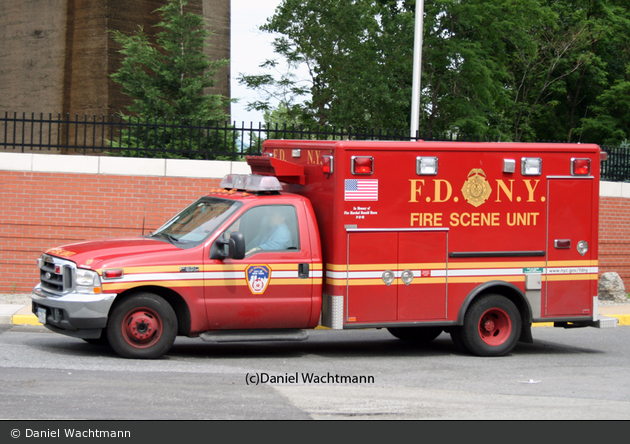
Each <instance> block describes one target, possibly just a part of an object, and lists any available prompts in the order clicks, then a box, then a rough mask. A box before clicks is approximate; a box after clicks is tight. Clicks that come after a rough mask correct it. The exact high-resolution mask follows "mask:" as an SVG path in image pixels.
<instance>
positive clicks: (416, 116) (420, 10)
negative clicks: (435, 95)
mask: <svg viewBox="0 0 630 444" xmlns="http://www.w3.org/2000/svg"><path fill="white" fill-rule="evenodd" d="M423 22H424V0H416V21H415V29H414V35H413V78H412V82H413V84H412V89H411V131H410V137H416V134H417V133H418V128H419V126H420V91H421V89H422V88H421V76H422V31H423Z"/></svg>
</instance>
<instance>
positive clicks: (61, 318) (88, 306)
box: [31, 285, 116, 339]
mask: <svg viewBox="0 0 630 444" xmlns="http://www.w3.org/2000/svg"><path fill="white" fill-rule="evenodd" d="M115 298H116V295H115V294H111V293H107V294H83V293H77V292H70V293H66V294H63V295H55V294H52V293H49V292H47V291H46V290H44V289H42V288H41V285H37V286H36V287H35V288H34V289H33V293H32V294H31V299H32V300H33V306H32V311H33V313H34V314H35V315H37V314H38V309H44V310H46V314H45V316H46V322H45V324H44V326H45V327H47V328H48V329H50V330H52V331H54V332H57V333H62V334H65V335H68V336H74V337H78V338H85V339H89V338H99V337H100V336H101V332H102V330H103V329H104V328H105V327H106V326H107V317H108V314H109V309H110V308H111V306H112V304H113V302H114V299H115Z"/></svg>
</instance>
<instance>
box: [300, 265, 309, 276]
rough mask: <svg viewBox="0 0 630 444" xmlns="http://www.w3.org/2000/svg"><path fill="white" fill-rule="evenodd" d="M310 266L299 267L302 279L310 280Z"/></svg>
mask: <svg viewBox="0 0 630 444" xmlns="http://www.w3.org/2000/svg"><path fill="white" fill-rule="evenodd" d="M309 268H310V267H309V265H308V264H299V265H298V277H299V278H300V279H308V277H309Z"/></svg>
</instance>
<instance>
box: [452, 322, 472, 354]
mask: <svg viewBox="0 0 630 444" xmlns="http://www.w3.org/2000/svg"><path fill="white" fill-rule="evenodd" d="M450 334H451V339H452V340H453V344H455V348H457V350H459V351H461V352H467V351H468V350H467V349H466V346H465V345H464V341H463V340H462V327H451V329H450Z"/></svg>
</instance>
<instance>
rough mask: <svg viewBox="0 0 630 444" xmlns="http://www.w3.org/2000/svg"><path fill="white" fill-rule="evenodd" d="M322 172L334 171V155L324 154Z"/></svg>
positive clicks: (330, 172)
mask: <svg viewBox="0 0 630 444" xmlns="http://www.w3.org/2000/svg"><path fill="white" fill-rule="evenodd" d="M322 173H324V174H332V173H333V157H332V156H322Z"/></svg>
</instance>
